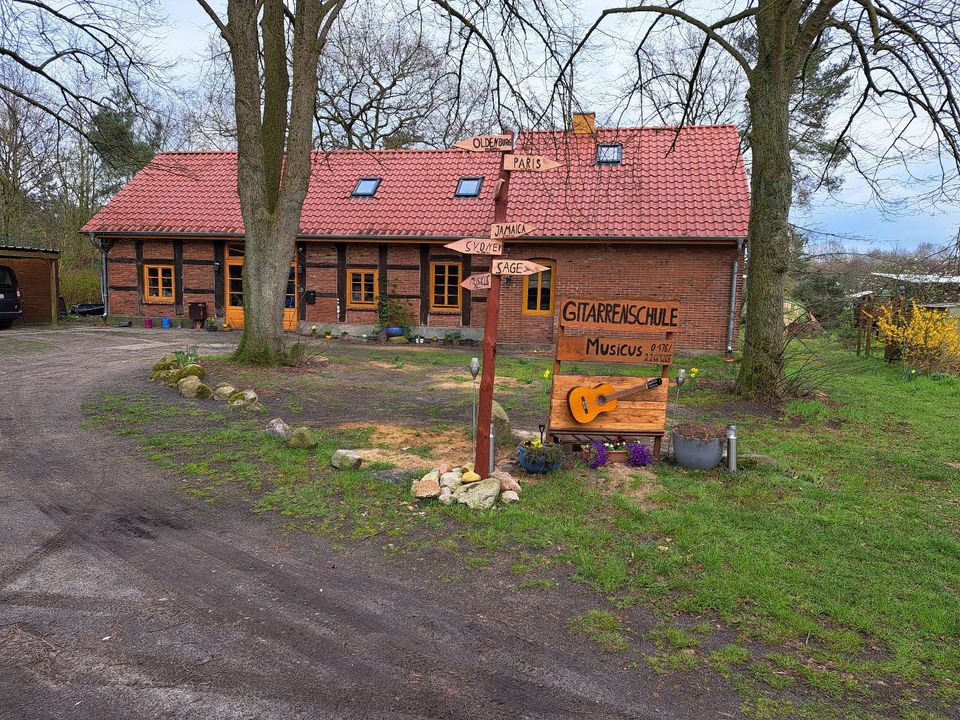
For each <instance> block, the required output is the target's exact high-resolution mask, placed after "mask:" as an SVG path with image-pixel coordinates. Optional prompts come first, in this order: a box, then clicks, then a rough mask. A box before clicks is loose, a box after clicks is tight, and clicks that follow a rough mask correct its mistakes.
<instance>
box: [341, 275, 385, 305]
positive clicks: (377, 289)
mask: <svg viewBox="0 0 960 720" xmlns="http://www.w3.org/2000/svg"><path fill="white" fill-rule="evenodd" d="M365 275H369V276H372V277H373V299H372V300H370V301H369V302H367V301H365V300H361V301H357V300H354V299H353V279H354V277H357V276H359V277H360V294H361V297H362V295H363V286H364V281H365V279H366V278H365V277H364V276H365ZM379 280H380V273H379V271H377V270H347V307H349V308H358V309H360V310H372V309H374V308H376V307H377V299H378V298H379V297H380V285H379Z"/></svg>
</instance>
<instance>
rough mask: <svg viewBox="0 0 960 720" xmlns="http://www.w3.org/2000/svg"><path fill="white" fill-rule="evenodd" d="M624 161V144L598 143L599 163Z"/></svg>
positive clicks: (612, 163) (609, 163)
mask: <svg viewBox="0 0 960 720" xmlns="http://www.w3.org/2000/svg"><path fill="white" fill-rule="evenodd" d="M622 162H623V145H621V144H620V143H611V144H607V145H597V165H619V164H620V163H622Z"/></svg>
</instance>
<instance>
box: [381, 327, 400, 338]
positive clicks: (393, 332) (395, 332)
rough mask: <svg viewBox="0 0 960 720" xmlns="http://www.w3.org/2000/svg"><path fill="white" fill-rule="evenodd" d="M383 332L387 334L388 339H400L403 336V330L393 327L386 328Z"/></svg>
mask: <svg viewBox="0 0 960 720" xmlns="http://www.w3.org/2000/svg"><path fill="white" fill-rule="evenodd" d="M383 332H384V333H385V334H386V336H387V337H388V338H391V337H400V336H402V335H403V328H402V327H396V326H393V325H391V326H390V327H386V328H384V329H383Z"/></svg>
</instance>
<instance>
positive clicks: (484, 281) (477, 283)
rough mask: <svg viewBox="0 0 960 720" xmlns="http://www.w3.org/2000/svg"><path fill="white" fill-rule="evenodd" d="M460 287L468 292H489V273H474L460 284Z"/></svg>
mask: <svg viewBox="0 0 960 720" xmlns="http://www.w3.org/2000/svg"><path fill="white" fill-rule="evenodd" d="M460 287H464V288H466V289H467V290H469V291H470V292H478V291H479V290H489V289H490V273H475V274H473V275H471V276H470V277H468V278H467V279H466V280H464V281H463V282H462V283H460Z"/></svg>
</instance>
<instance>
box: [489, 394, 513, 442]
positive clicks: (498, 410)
mask: <svg viewBox="0 0 960 720" xmlns="http://www.w3.org/2000/svg"><path fill="white" fill-rule="evenodd" d="M493 433H494V436H495V442H496V444H497V445H512V444H513V432H512V431H511V429H510V417H509V416H508V415H507V412H506V410H504V409H503V407H502V406H501V405H500V403H498V402H497V401H496V400H494V401H493Z"/></svg>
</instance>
